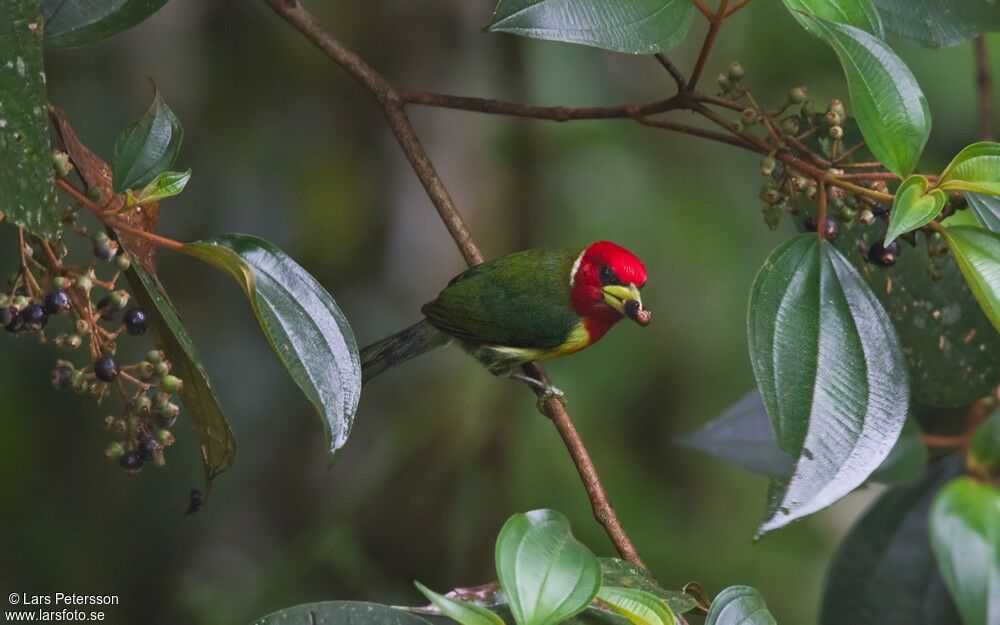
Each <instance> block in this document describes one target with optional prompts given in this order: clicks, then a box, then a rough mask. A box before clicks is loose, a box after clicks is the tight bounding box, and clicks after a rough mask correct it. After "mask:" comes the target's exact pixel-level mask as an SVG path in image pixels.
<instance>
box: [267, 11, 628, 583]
mask: <svg viewBox="0 0 1000 625" xmlns="http://www.w3.org/2000/svg"><path fill="white" fill-rule="evenodd" d="M264 1H265V2H266V3H267V5H268V6H270V7H271V9H273V10H274V11H275V13H277V14H278V15H279V16H281V17H282V18H284V20H285V21H287V22H288V23H289V24H291V25H292V27H293V28H295V29H296V30H298V31H299V32H300V33H302V34H303V35H304V36H305V37H306V38H307V39H309V40H310V41H311V42H312V43H313V44H315V45H316V46H317V47H319V48H320V49H321V50H322V51H323V52H324V53H325V54H326V55H327V56H329V57H330V58H331V59H332V60H333V61H334V62H336V63H337V64H338V65H340V66H341V67H342V68H343V69H345V70H346V71H347V72H348V73H349V74H350V75H351V76H353V77H354V78H356V79H357V80H358V81H359V82H361V83H362V84H363V85H364V86H365V87H366V88H367V89H368V90H369V91H370V92H371V93H372V94H373V95H374V96H375V98H376V100H378V103H379V104H380V105H381V107H382V110H383V112H384V113H385V117H386V121H387V122H388V124H389V127H390V128H391V129H392V131H393V133H394V134H395V135H396V138H397V140H398V141H399V144H400V147H401V148H402V149H403V152H404V153H405V154H406V157H407V159H408V160H409V161H410V165H411V166H412V167H413V170H414V172H415V173H416V174H417V176H418V177H419V178H420V181H421V182H422V183H423V185H424V189H425V190H426V191H427V195H428V196H430V199H431V201H432V202H433V203H434V206H435V208H436V209H437V211H438V214H439V215H440V216H441V219H442V221H443V222H444V224H445V226H446V227H447V228H448V231H449V232H450V233H451V236H452V238H453V239H454V240H455V244H456V245H457V246H458V248H459V250H460V251H461V252H462V256H464V257H465V260H466V262H467V263H468V264H469V265H470V266H473V265H478V264H480V263H482V262H483V255H482V252H480V251H479V247H478V246H477V245H476V242H475V241H474V240H473V238H472V235H471V234H470V233H469V230H468V228H466V226H465V222H464V221H463V220H462V217H461V215H460V214H459V212H458V209H457V208H456V207H455V204H454V202H453V201H452V200H451V197H450V196H449V195H448V191H447V189H446V188H445V186H444V183H443V182H442V181H441V178H440V176H438V174H437V171H436V170H435V169H434V166H433V164H432V163H431V161H430V159H429V158H428V156H427V154H426V152H425V151H424V149H423V146H421V145H420V141H419V139H418V138H417V135H416V133H415V132H414V130H413V126H412V124H411V123H410V120H409V118H408V117H407V115H406V112H405V111H404V108H403V106H404V104H405V102H404V100H403V99H402V97H401V96H400V94H399V92H398V91H396V90H395V89H394V88H393V87H392V85H391V84H389V82H388V81H387V80H386V79H385V78H384V77H383V76H382V75H381V74H379V73H378V72H377V71H376V70H375V69H374V68H372V67H371V66H370V65H368V64H367V63H366V62H365V61H364V60H363V59H361V57H359V56H358V55H357V54H355V53H354V52H352V51H351V50H349V49H348V48H347V47H346V46H344V44H343V43H341V42H340V41H339V40H337V39H336V38H335V37H333V35H331V34H330V33H328V32H326V31H325V30H324V29H323V27H322V26H320V24H319V23H318V22H316V20H315V18H313V16H312V15H311V14H310V13H309V12H308V11H306V10H305V8H303V7H302V6H301V5H299V4H298V2H297V1H296V0H264ZM524 369H525V372H526V373H528V375H532V376H534V377H536V378H539V379H543V380H544V379H545V374H544V373H543V372H542V370H541V369H540V368H539V367H538V366H537V365H534V364H529V365H526V366H525V368H524ZM544 409H545V413H546V415H547V416H548V417H549V418H551V419H552V422H553V423H554V424H555V426H556V429H557V430H558V431H559V435H560V436H561V437H562V439H563V442H564V443H565V445H566V448H567V450H568V451H569V453H570V456H571V457H572V458H573V462H574V464H575V465H576V468H577V471H578V472H579V474H580V477H581V479H582V480H583V485H584V488H585V489H586V491H587V495H588V497H589V498H590V502H591V506H592V507H593V510H594V517H595V518H596V519H597V521H598V522H599V523H601V525H603V526H604V528H605V530H606V531H607V533H608V536H609V538H611V541H612V542H613V543H614V545H615V548H616V549H617V550H618V553H619V554H620V555H621V557H622V558H625V559H627V560H629V561H631V562H634V563H636V564H638V565H640V566H645V564H644V563H643V562H642V559H641V558H640V557H639V555H638V554H637V552H636V550H635V547H634V546H633V545H632V542H631V541H630V540H629V538H628V535H627V534H626V533H625V530H624V528H622V526H621V523H620V522H619V521H618V517H617V515H616V514H615V511H614V509H613V508H612V507H611V505H610V503H609V502H608V499H607V494H606V493H605V491H604V487H603V486H602V484H601V480H600V477H599V476H598V474H597V470H596V469H595V468H594V463H593V461H592V460H591V459H590V455H589V454H588V453H587V449H586V446H585V445H584V443H583V441H582V440H581V439H580V436H579V434H578V433H577V431H576V428H575V427H574V426H573V422H572V420H571V419H570V417H569V414H568V413H567V412H566V409H565V407H564V406H563V405H562V404H561V403H560V402H559V401H558V400H556V399H554V398H550V399H549V400H548V401H546V402H545V404H544Z"/></svg>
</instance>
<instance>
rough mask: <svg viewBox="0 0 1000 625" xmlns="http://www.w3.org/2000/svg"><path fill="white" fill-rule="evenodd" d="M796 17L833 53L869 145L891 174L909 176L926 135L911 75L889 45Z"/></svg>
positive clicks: (921, 101) (925, 117)
mask: <svg viewBox="0 0 1000 625" xmlns="http://www.w3.org/2000/svg"><path fill="white" fill-rule="evenodd" d="M800 15H803V17H804V18H805V19H806V20H807V21H809V22H810V23H811V24H812V26H813V27H814V32H816V33H817V34H818V36H819V37H820V38H821V39H823V40H824V41H825V42H826V43H827V44H829V45H830V47H831V48H833V51H834V52H836V53H837V57H838V58H839V59H840V64H841V66H842V67H843V68H844V74H845V76H846V77H847V87H848V89H849V90H850V93H851V104H852V105H853V109H854V117H855V118H856V119H857V120H858V126H859V127H860V128H861V133H862V134H863V135H864V137H865V141H866V142H867V144H868V149H870V150H871V152H872V154H874V155H875V157H876V158H877V159H878V160H879V161H881V162H882V163H883V164H884V165H885V166H886V168H887V169H889V170H890V171H891V172H893V173H895V174H897V175H899V176H900V177H903V176H906V175H907V174H909V173H910V172H911V171H913V168H914V167H916V165H917V161H918V160H919V159H920V154H921V152H923V150H924V145H925V144H926V143H927V138H928V137H929V136H930V133H931V114H930V109H929V108H928V106H927V98H925V97H924V94H923V92H922V91H921V90H920V85H918V84H917V79H916V78H914V77H913V73H912V72H910V69H909V68H908V67H906V64H904V63H903V61H901V60H900V58H899V57H898V56H896V53H895V52H893V51H892V50H891V49H890V48H889V46H887V45H886V44H885V43H884V42H883V41H881V40H880V39H879V38H877V37H875V36H873V35H870V34H869V33H867V32H865V31H863V30H861V29H860V28H855V27H854V26H847V25H844V24H835V23H833V22H829V21H827V20H824V19H820V18H817V17H813V16H811V15H805V14H800Z"/></svg>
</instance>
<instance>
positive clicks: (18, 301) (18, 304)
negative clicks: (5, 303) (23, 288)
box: [11, 295, 31, 310]
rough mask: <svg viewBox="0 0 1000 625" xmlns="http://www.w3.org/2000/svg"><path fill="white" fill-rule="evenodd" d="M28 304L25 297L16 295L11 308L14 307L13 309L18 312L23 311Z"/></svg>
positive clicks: (29, 302)
mask: <svg viewBox="0 0 1000 625" xmlns="http://www.w3.org/2000/svg"><path fill="white" fill-rule="evenodd" d="M30 304H31V301H30V300H28V298H27V297H25V296H23V295H18V296H17V297H15V298H14V301H13V302H11V306H12V307H14V308H16V309H18V310H24V309H25V308H27V307H28V306H29V305H30Z"/></svg>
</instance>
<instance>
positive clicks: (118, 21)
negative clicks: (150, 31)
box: [42, 0, 167, 48]
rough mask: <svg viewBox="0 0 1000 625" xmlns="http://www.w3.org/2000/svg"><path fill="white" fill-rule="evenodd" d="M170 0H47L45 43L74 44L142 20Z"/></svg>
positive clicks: (45, 4)
mask: <svg viewBox="0 0 1000 625" xmlns="http://www.w3.org/2000/svg"><path fill="white" fill-rule="evenodd" d="M166 3H167V0H43V1H42V8H43V10H44V11H45V45H47V46H51V47H54V48H71V47H74V46H82V45H84V44H87V43H91V42H94V41H100V40H101V39H104V38H106V37H110V36H111V35H114V34H116V33H119V32H121V31H123V30H125V29H127V28H131V27H132V26H134V25H136V24H138V23H139V22H141V21H143V20H144V19H146V18H147V17H149V16H150V15H152V14H153V13H155V12H156V11H158V10H159V9H160V7H162V6H163V5H164V4H166Z"/></svg>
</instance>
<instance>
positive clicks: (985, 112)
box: [972, 35, 993, 141]
mask: <svg viewBox="0 0 1000 625" xmlns="http://www.w3.org/2000/svg"><path fill="white" fill-rule="evenodd" d="M972 46H973V53H974V54H975V58H976V92H977V94H978V96H979V97H978V98H977V100H978V103H979V104H978V114H979V138H980V139H982V140H983V141H992V140H993V79H992V76H991V75H990V57H989V52H988V50H987V49H986V37H984V36H983V35H979V36H978V37H976V38H975V39H974V40H973V41H972Z"/></svg>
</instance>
